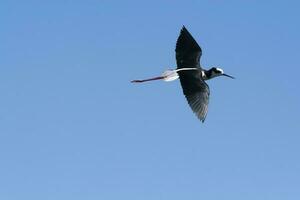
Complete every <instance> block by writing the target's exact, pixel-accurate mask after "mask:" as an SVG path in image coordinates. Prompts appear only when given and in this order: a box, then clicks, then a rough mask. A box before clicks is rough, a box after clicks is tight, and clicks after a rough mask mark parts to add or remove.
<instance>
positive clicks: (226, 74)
mask: <svg viewBox="0 0 300 200" xmlns="http://www.w3.org/2000/svg"><path fill="white" fill-rule="evenodd" d="M222 75H223V76H227V77H229V78H232V79H235V78H234V77H233V76H230V75H228V74H222Z"/></svg>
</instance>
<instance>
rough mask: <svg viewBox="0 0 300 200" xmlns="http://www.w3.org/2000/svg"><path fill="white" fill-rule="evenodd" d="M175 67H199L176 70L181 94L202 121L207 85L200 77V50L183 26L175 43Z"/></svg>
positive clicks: (206, 98)
mask: <svg viewBox="0 0 300 200" xmlns="http://www.w3.org/2000/svg"><path fill="white" fill-rule="evenodd" d="M175 51H176V61H177V69H181V68H199V70H186V71H178V74H179V79H180V83H181V86H182V90H183V94H184V95H185V97H186V99H187V101H188V103H189V105H190V107H191V108H192V110H193V112H194V113H195V114H196V115H197V117H198V118H199V119H200V120H201V121H202V122H204V120H205V117H206V115H207V111H208V102H209V93H210V92H209V87H208V85H207V84H206V83H205V82H204V80H203V79H202V69H201V66H200V57H201V55H202V50H201V48H200V46H199V45H198V44H197V42H196V41H195V39H194V38H193V36H192V35H191V34H190V33H189V32H188V30H187V29H186V28H185V27H183V28H182V29H181V32H180V35H179V37H178V40H177V43H176V50H175Z"/></svg>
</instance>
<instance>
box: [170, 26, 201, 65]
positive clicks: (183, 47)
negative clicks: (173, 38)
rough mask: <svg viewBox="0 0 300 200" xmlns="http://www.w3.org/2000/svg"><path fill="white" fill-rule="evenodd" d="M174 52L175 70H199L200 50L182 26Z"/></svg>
mask: <svg viewBox="0 0 300 200" xmlns="http://www.w3.org/2000/svg"><path fill="white" fill-rule="evenodd" d="M175 52H176V61H177V69H180V68H190V67H198V68H200V57H201V55H202V50H201V48H200V46H199V45H198V44H197V42H196V41H195V39H194V38H193V36H192V35H191V34H190V33H189V32H188V30H187V29H186V28H185V27H184V26H183V27H182V29H181V31H180V35H179V37H178V39H177V42H176V50H175Z"/></svg>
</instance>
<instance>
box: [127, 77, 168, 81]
mask: <svg viewBox="0 0 300 200" xmlns="http://www.w3.org/2000/svg"><path fill="white" fill-rule="evenodd" d="M164 78H165V77H164V76H158V77H154V78H149V79H143V80H132V81H131V83H142V82H146V81H155V80H160V79H164Z"/></svg>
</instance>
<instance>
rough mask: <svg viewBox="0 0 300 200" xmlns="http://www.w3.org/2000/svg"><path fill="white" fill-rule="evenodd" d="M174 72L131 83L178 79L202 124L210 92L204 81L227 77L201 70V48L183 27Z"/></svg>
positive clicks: (220, 71) (222, 73)
mask: <svg viewBox="0 0 300 200" xmlns="http://www.w3.org/2000/svg"><path fill="white" fill-rule="evenodd" d="M175 52H176V62H177V69H176V70H167V71H165V72H164V73H163V74H162V75H161V76H159V77H155V78H152V79H144V80H134V81H132V82H138V83H139V82H145V81H151V80H159V79H162V80H164V81H173V80H176V79H177V78H179V79H180V83H181V86H182V90H183V94H184V95H185V97H186V99H187V101H188V104H189V105H190V107H191V109H192V110H193V112H194V113H195V114H196V116H197V117H198V118H199V119H200V120H201V121H202V122H204V120H205V118H206V115H207V111H208V102H209V95H210V90H209V86H208V85H207V84H206V83H205V81H206V80H209V79H211V78H214V77H217V76H222V75H223V76H227V77H230V78H233V77H232V76H229V75H227V74H224V72H223V70H222V69H220V68H216V67H213V68H211V69H209V70H205V69H202V67H201V65H200V58H201V55H202V50H201V47H200V46H199V45H198V43H197V42H196V41H195V39H194V38H193V37H192V35H191V34H190V33H189V32H188V30H187V29H186V28H185V27H184V26H183V28H182V29H181V31H180V35H179V37H178V39H177V42H176V49H175Z"/></svg>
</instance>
